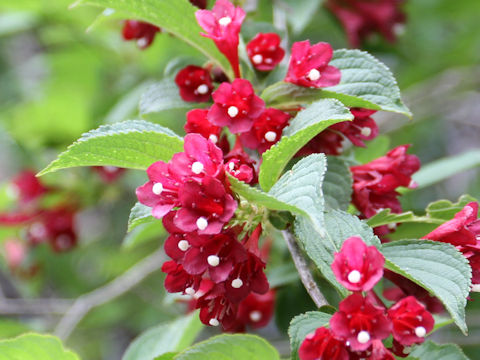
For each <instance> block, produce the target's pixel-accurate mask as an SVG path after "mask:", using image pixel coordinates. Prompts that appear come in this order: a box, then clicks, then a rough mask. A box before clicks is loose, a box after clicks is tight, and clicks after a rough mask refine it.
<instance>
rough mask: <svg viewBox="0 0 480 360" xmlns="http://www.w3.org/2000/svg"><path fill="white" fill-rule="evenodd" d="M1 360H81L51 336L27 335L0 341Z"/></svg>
mask: <svg viewBox="0 0 480 360" xmlns="http://www.w3.org/2000/svg"><path fill="white" fill-rule="evenodd" d="M0 360H80V359H79V357H78V356H77V355H75V354H74V353H73V352H71V351H70V350H66V349H65V348H64V347H63V345H62V343H61V341H60V340H59V339H58V338H56V337H54V336H51V335H39V334H33V333H31V334H25V335H21V336H19V337H17V338H14V339H11V340H2V341H0Z"/></svg>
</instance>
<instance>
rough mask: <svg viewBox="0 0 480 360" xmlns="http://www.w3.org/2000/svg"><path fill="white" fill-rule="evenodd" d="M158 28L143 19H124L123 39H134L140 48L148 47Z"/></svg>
mask: <svg viewBox="0 0 480 360" xmlns="http://www.w3.org/2000/svg"><path fill="white" fill-rule="evenodd" d="M159 31H160V28H159V27H157V26H155V25H152V24H149V23H147V22H144V21H138V20H125V23H124V25H123V30H122V35H123V39H124V40H136V41H137V45H138V47H139V48H140V49H142V50H143V49H146V48H147V47H149V46H150V45H151V44H152V42H153V39H155V35H156V34H157V32H159Z"/></svg>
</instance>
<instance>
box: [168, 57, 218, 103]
mask: <svg viewBox="0 0 480 360" xmlns="http://www.w3.org/2000/svg"><path fill="white" fill-rule="evenodd" d="M175 83H176V84H177V86H178V87H179V89H180V96H181V98H182V99H183V100H185V101H190V102H206V101H208V100H210V95H211V94H212V90H213V85H212V79H211V78H210V72H209V71H208V70H207V69H204V68H202V67H200V66H195V65H189V66H187V67H185V68H183V69H182V70H180V71H179V72H178V74H177V76H176V77H175Z"/></svg>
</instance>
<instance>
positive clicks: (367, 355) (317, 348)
mask: <svg viewBox="0 0 480 360" xmlns="http://www.w3.org/2000/svg"><path fill="white" fill-rule="evenodd" d="M384 263H385V259H384V257H383V255H382V254H381V253H380V252H379V251H378V250H377V249H376V248H375V247H374V246H367V245H366V244H365V243H364V242H363V240H362V239H361V238H360V237H356V236H354V237H351V238H348V239H347V240H345V242H344V244H343V246H342V248H341V250H340V252H338V253H335V257H334V261H333V263H332V271H333V273H334V274H335V277H336V279H337V281H338V282H339V283H340V284H342V285H343V286H345V287H346V288H347V289H348V290H350V291H353V294H352V295H350V296H348V297H347V298H345V299H344V300H343V301H341V302H340V305H339V310H338V311H337V312H336V313H335V314H334V315H333V316H332V317H331V319H330V324H329V325H330V326H329V328H326V327H320V328H318V329H317V330H316V331H315V333H312V334H309V335H307V336H306V338H305V340H304V341H303V342H302V344H301V346H300V349H299V357H300V359H301V360H316V359H330V360H348V359H356V358H362V359H369V360H386V359H391V360H394V359H395V357H394V356H393V354H392V351H393V352H394V353H395V354H396V355H398V356H405V355H406V354H404V353H403V351H404V348H405V347H407V346H411V345H413V344H419V343H422V342H423V341H424V338H425V336H426V335H427V334H428V333H429V332H430V331H431V330H432V329H433V325H434V320H433V317H432V315H431V314H430V313H429V312H428V311H427V310H426V309H425V307H424V306H423V305H422V304H421V303H419V302H418V301H417V300H416V299H415V298H414V297H413V296H409V297H406V298H404V299H402V300H400V301H399V302H397V303H396V304H394V305H392V306H391V307H390V308H388V309H387V308H386V307H385V306H384V305H383V303H382V302H381V300H380V299H379V298H378V297H377V296H376V294H375V293H374V292H373V290H372V289H373V287H374V286H375V284H376V283H377V282H378V281H379V280H380V279H381V278H382V276H383V266H384ZM362 292H366V295H363V293H362ZM390 334H392V335H393V339H394V346H393V347H392V349H387V348H386V347H385V345H384V344H383V343H382V340H384V339H386V338H387V337H388V336H390Z"/></svg>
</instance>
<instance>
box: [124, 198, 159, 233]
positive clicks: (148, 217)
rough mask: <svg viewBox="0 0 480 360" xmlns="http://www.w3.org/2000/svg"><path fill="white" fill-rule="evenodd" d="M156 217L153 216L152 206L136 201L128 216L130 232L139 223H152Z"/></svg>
mask: <svg viewBox="0 0 480 360" xmlns="http://www.w3.org/2000/svg"><path fill="white" fill-rule="evenodd" d="M155 220H156V219H155V218H154V217H153V216H152V208H151V207H148V206H145V205H143V204H140V203H139V202H137V203H135V205H134V206H133V208H132V210H130V216H129V217H128V232H130V231H132V230H133V229H135V228H136V227H137V226H139V225H143V224H146V223H151V222H152V221H155Z"/></svg>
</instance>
